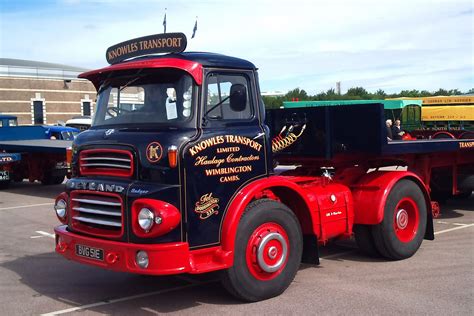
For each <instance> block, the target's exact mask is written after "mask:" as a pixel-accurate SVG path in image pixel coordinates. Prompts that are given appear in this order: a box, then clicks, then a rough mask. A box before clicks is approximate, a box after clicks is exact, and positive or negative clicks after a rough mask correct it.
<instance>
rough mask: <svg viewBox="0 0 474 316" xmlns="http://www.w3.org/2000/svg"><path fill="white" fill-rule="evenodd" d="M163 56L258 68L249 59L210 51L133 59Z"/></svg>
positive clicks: (217, 65) (155, 57)
mask: <svg viewBox="0 0 474 316" xmlns="http://www.w3.org/2000/svg"><path fill="white" fill-rule="evenodd" d="M162 58H178V59H184V60H189V61H194V62H197V63H199V64H201V65H202V66H203V67H219V68H235V69H256V67H255V65H254V64H253V63H251V62H250V61H248V60H245V59H241V58H237V57H232V56H227V55H222V54H217V53H208V52H184V53H175V54H166V55H151V56H143V57H138V58H135V59H133V60H134V61H137V60H150V59H162Z"/></svg>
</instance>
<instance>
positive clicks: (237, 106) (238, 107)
mask: <svg viewBox="0 0 474 316" xmlns="http://www.w3.org/2000/svg"><path fill="white" fill-rule="evenodd" d="M229 102H230V108H231V109H232V111H234V112H242V111H243V110H245V108H246V107H247V89H246V88H245V86H244V85H243V84H240V83H236V84H233V85H232V86H231V87H230V100H229Z"/></svg>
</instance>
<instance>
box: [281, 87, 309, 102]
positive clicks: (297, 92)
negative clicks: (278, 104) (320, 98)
mask: <svg viewBox="0 0 474 316" xmlns="http://www.w3.org/2000/svg"><path fill="white" fill-rule="evenodd" d="M293 99H295V100H296V99H298V100H299V101H305V100H309V97H308V93H306V91H304V90H303V89H300V88H296V89H293V90H291V91H289V92H288V93H287V94H285V100H287V101H291V100H293Z"/></svg>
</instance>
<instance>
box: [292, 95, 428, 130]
mask: <svg viewBox="0 0 474 316" xmlns="http://www.w3.org/2000/svg"><path fill="white" fill-rule="evenodd" d="M361 103H364V104H380V103H382V104H383V106H384V109H385V118H386V119H391V120H396V119H400V121H401V122H402V126H403V128H404V129H406V130H409V131H410V130H414V129H417V128H420V127H421V105H422V103H423V101H422V100H333V101H285V102H283V108H285V109H291V108H306V107H316V106H341V105H353V104H361Z"/></svg>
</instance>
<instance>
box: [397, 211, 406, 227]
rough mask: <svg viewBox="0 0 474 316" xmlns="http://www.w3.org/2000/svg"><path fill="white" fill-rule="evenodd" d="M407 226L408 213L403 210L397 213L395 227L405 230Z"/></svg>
mask: <svg viewBox="0 0 474 316" xmlns="http://www.w3.org/2000/svg"><path fill="white" fill-rule="evenodd" d="M407 226H408V213H407V211H405V210H404V209H399V210H398V211H397V227H398V228H400V229H405V228H406V227H407Z"/></svg>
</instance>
